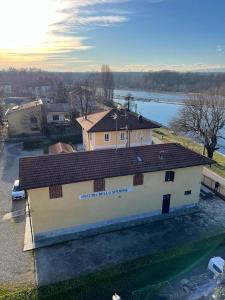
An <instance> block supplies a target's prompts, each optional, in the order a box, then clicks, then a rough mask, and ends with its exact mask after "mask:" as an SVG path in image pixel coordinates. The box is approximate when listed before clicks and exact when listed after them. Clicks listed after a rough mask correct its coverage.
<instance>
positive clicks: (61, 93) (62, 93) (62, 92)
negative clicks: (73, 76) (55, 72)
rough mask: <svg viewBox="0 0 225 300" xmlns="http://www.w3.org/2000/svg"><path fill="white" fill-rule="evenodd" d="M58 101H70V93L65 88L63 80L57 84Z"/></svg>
mask: <svg viewBox="0 0 225 300" xmlns="http://www.w3.org/2000/svg"><path fill="white" fill-rule="evenodd" d="M56 102H57V103H66V102H68V93H67V90H66V88H65V85H64V84H63V82H60V83H59V84H58V86H57V92H56Z"/></svg>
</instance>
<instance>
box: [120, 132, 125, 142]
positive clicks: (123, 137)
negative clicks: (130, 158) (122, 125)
mask: <svg viewBox="0 0 225 300" xmlns="http://www.w3.org/2000/svg"><path fill="white" fill-rule="evenodd" d="M120 140H121V141H124V140H125V132H120Z"/></svg>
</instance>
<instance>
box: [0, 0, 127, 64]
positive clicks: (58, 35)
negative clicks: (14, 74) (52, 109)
mask: <svg viewBox="0 0 225 300" xmlns="http://www.w3.org/2000/svg"><path fill="white" fill-rule="evenodd" d="M2 1H3V5H1V11H0V36H1V37H2V35H3V34H4V40H2V39H1V45H0V57H1V58H2V59H1V61H4V63H1V66H0V67H1V68H2V67H4V66H6V65H7V66H8V65H10V66H15V67H18V66H21V64H23V66H30V65H31V63H32V58H33V63H32V66H37V65H38V66H39V65H40V64H41V62H47V61H48V57H50V56H51V57H55V63H56V64H57V65H59V64H58V56H57V55H58V54H67V56H68V57H70V62H71V64H72V63H73V62H77V60H74V59H73V56H74V55H75V54H74V52H76V51H85V50H88V49H91V48H92V47H93V46H92V45H90V44H89V42H88V37H84V36H82V35H81V32H84V30H83V29H92V28H96V26H98V27H103V26H104V27H107V26H114V25H118V24H121V23H123V22H126V21H128V18H127V16H125V13H122V11H120V10H119V9H118V10H117V7H115V10H114V11H113V7H112V11H111V13H110V12H109V11H107V6H106V7H105V6H103V4H104V5H106V4H115V5H116V4H118V3H120V4H121V3H123V2H127V1H129V0H60V1H56V0H20V1H18V5H17V7H16V9H15V13H13V16H12V19H13V20H14V21H13V26H12V28H11V29H12V30H9V28H7V30H5V29H4V30H3V28H4V26H3V25H4V23H7V24H8V22H6V21H7V20H5V19H6V17H5V18H4V15H5V16H7V15H9V12H10V10H11V5H12V4H13V2H14V0H2ZM11 2H12V3H11ZM16 3H17V2H16ZM34 4H35V5H34ZM2 8H3V9H2ZM34 8H35V10H34ZM27 16H29V18H28V17H27ZM1 22H2V23H1ZM14 24H18V28H17V29H18V32H19V34H17V33H16V32H17V30H15V28H14ZM1 25H2V26H1ZM7 31H8V32H9V33H10V34H9V35H8V34H7ZM51 61H52V62H53V61H54V59H51ZM83 62H84V61H83ZM80 63H81V61H80ZM61 64H62V63H61V62H60V65H61Z"/></svg>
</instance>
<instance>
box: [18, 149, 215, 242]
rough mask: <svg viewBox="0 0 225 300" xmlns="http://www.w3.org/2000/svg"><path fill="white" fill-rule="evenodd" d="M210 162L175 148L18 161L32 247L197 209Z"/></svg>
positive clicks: (112, 151)
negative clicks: (29, 223) (32, 241)
mask: <svg viewBox="0 0 225 300" xmlns="http://www.w3.org/2000/svg"><path fill="white" fill-rule="evenodd" d="M211 163H212V160H210V159H208V158H206V157H204V156H202V155H200V154H197V153H195V152H193V151H192V150H190V149H187V148H184V147H183V146H181V145H178V144H157V145H146V146H138V147H128V148H126V147H123V148H119V149H117V150H115V149H102V150H99V151H85V152H73V153H66V154H60V155H42V156H34V157H24V158H21V159H20V162H19V180H20V185H21V188H23V189H25V190H26V192H27V196H28V205H29V209H30V215H31V224H32V233H33V239H34V243H35V247H41V246H44V245H48V244H51V243H57V242H59V241H60V242H61V241H65V240H70V239H72V238H76V237H77V235H78V237H80V236H82V235H91V234H96V231H97V232H98V230H102V228H104V230H107V228H111V227H110V226H114V225H115V224H117V225H118V224H124V223H126V224H127V223H129V222H135V220H141V219H145V218H149V217H152V216H155V215H162V214H163V215H168V214H170V213H171V212H175V211H179V210H188V209H190V208H193V207H196V206H197V204H198V200H199V193H200V185H201V176H202V168H203V166H204V165H207V164H211Z"/></svg>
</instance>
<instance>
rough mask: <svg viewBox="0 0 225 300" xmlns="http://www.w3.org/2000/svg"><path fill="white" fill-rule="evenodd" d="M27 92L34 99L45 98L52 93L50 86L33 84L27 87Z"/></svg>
mask: <svg viewBox="0 0 225 300" xmlns="http://www.w3.org/2000/svg"><path fill="white" fill-rule="evenodd" d="M27 89H28V92H29V93H30V94H31V95H32V96H34V97H45V96H47V95H48V93H49V92H51V91H52V85H51V84H37V83H36V84H33V85H29V86H28V87H27Z"/></svg>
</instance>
